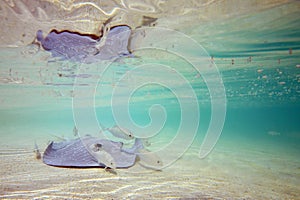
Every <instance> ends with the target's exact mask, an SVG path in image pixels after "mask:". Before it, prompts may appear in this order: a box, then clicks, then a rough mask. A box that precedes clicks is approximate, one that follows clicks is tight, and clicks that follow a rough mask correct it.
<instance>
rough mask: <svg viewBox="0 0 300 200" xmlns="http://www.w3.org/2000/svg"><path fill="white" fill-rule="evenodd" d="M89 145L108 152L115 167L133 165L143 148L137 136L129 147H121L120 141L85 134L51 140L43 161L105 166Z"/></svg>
mask: <svg viewBox="0 0 300 200" xmlns="http://www.w3.org/2000/svg"><path fill="white" fill-rule="evenodd" d="M91 147H99V148H101V149H102V150H103V151H105V152H107V153H108V154H110V155H111V156H112V157H113V159H114V161H115V166H116V168H128V167H131V166H133V165H134V164H135V160H136V156H137V153H138V152H139V150H141V149H143V148H144V147H143V144H142V141H141V139H138V138H136V139H135V143H134V145H133V146H132V147H131V148H123V143H122V142H114V141H111V140H107V139H99V138H96V137H92V136H85V137H82V138H77V139H73V140H69V141H63V142H51V143H50V144H49V145H48V147H47V148H46V150H45V152H44V155H43V162H44V163H45V164H47V165H52V166H60V167H107V166H106V165H105V164H104V163H101V162H99V161H98V160H97V159H96V158H95V156H93V149H91Z"/></svg>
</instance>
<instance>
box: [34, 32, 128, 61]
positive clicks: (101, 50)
mask: <svg viewBox="0 0 300 200" xmlns="http://www.w3.org/2000/svg"><path fill="white" fill-rule="evenodd" d="M130 35H131V29H130V28H129V27H128V26H116V27H113V28H112V29H106V30H105V31H104V33H103V36H102V37H100V38H98V39H96V38H93V37H91V36H89V35H82V34H79V33H76V32H70V31H62V32H58V31H56V30H53V31H51V32H50V33H49V34H48V35H47V36H46V37H45V38H44V37H43V32H42V31H41V30H38V31H37V33H36V38H37V40H38V41H39V42H40V43H41V46H42V47H43V48H44V49H45V50H46V51H49V52H51V54H52V56H53V57H59V58H61V59H62V60H71V61H75V62H82V63H95V62H99V61H103V60H113V59H116V58H120V57H124V56H129V55H131V53H130V51H129V50H128V41H129V37H130Z"/></svg>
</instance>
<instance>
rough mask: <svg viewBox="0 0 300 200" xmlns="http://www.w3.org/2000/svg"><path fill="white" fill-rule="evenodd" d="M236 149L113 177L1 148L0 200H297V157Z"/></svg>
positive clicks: (225, 146)
mask: <svg viewBox="0 0 300 200" xmlns="http://www.w3.org/2000/svg"><path fill="white" fill-rule="evenodd" d="M2 142H3V141H2ZM2 142H1V143H2ZM236 144H237V143H235V145H233V143H225V142H221V143H220V144H218V145H217V148H216V149H215V151H214V152H213V153H212V154H211V155H210V156H209V157H207V158H206V159H204V160H200V159H198V158H197V152H198V147H196V146H195V147H194V148H191V149H190V150H189V152H187V154H186V155H185V156H184V157H183V158H181V159H179V160H178V161H177V162H176V163H175V164H174V165H172V166H170V167H168V168H166V169H164V170H162V171H149V170H144V168H142V167H140V166H139V165H136V166H134V167H132V168H130V169H117V174H113V173H109V172H107V171H105V170H104V169H101V168H89V169H76V168H58V167H51V166H47V165H45V164H43V163H42V162H41V160H36V159H35V158H34V154H33V153H32V152H30V151H29V149H30V146H29V145H28V146H26V147H25V146H24V147H23V146H16V145H15V146H14V147H13V146H12V145H11V144H8V143H6V144H4V143H2V146H1V151H0V152H1V153H0V158H1V162H0V169H1V181H0V182H1V187H0V198H1V199H2V198H4V199H8V198H14V199H29V198H42V199H47V198H49V199H62V198H65V199H71V198H72V199H83V198H85V199H159V198H167V199H168V198H170V199H174V198H197V199H297V198H298V195H299V193H300V189H299V187H298V186H299V185H300V169H299V166H300V163H299V161H295V160H294V159H295V158H296V155H292V154H291V153H290V154H289V155H285V157H283V155H284V154H286V153H287V152H284V151H283V152H282V151H281V150H282V149H278V152H274V150H272V148H273V147H272V146H270V148H269V150H268V148H265V150H264V151H260V149H257V147H254V146H250V145H247V143H241V142H240V145H241V146H236ZM10 149H11V150H10ZM21 149H27V150H28V151H27V150H23V151H21ZM280 151H281V153H279V152H280ZM13 152H19V153H18V154H16V153H13ZM281 154H282V155H281Z"/></svg>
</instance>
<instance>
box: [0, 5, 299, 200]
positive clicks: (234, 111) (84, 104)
mask: <svg viewBox="0 0 300 200" xmlns="http://www.w3.org/2000/svg"><path fill="white" fill-rule="evenodd" d="M289 9H290V10H291V12H290V13H289V12H288V11H289ZM279 10H281V11H282V10H283V11H282V13H281V14H278V12H279ZM276 14H278V15H279V16H277V15H276ZM272 16H274V17H272ZM299 16H300V15H299V12H297V11H293V9H291V8H290V7H287V8H286V7H285V6H283V7H280V8H276V7H275V8H273V9H269V10H267V11H264V12H261V13H258V14H257V15H255V14H254V15H251V14H249V15H247V16H243V17H241V18H234V19H230V20H226V21H220V22H215V23H213V24H210V23H207V24H205V25H199V26H196V27H191V28H190V29H188V30H186V33H187V35H188V36H190V37H191V38H193V39H194V40H196V41H197V42H198V43H199V44H201V45H202V46H203V47H204V48H205V49H206V50H207V52H208V58H209V59H211V60H213V62H214V63H215V64H216V66H217V68H218V70H219V73H220V77H221V78H222V80H223V83H224V88H225V92H226V118H225V123H224V127H223V129H222V134H221V136H220V139H219V140H218V143H217V144H216V147H215V150H213V151H212V153H211V154H212V158H214V156H216V157H218V156H221V155H223V154H222V153H224V152H240V153H241V155H240V156H241V157H250V158H251V159H252V161H253V162H254V163H256V164H257V165H259V163H263V159H261V158H260V159H257V160H256V158H255V157H254V154H253V152H256V153H257V152H260V153H262V154H263V153H266V157H265V158H266V160H268V159H269V158H273V157H276V159H278V160H279V161H278V163H277V164H278V166H273V167H274V168H279V169H283V168H284V172H285V174H284V175H282V176H280V178H279V179H280V180H278V181H279V182H280V181H282V182H280V184H282V185H284V184H285V183H286V182H289V181H291V180H292V181H294V182H292V183H291V186H290V188H292V189H291V191H290V195H291V196H288V195H289V194H288V192H287V193H284V192H282V191H281V192H279V193H280V194H282V195H286V196H283V197H285V198H287V199H296V198H297V197H296V195H295V194H297V192H298V194H299V189H298V191H297V189H296V188H297V185H293V183H297V179H298V180H299V179H300V172H299V168H300V159H299V153H300V120H299V116H300V29H299V27H300V17H299ZM167 54H168V55H167ZM137 55H138V56H136V57H132V58H124V59H121V60H120V61H117V62H115V63H114V64H113V65H112V66H110V68H109V70H107V71H106V72H105V74H104V75H103V77H102V76H101V77H99V76H98V75H99V72H101V69H100V68H101V64H91V65H81V64H78V63H69V62H67V61H53V60H52V58H51V57H50V55H49V54H48V53H47V52H45V51H43V50H37V49H36V47H35V46H32V45H29V46H25V47H19V48H8V47H7V48H1V50H0V61H1V62H0V70H1V71H0V73H1V74H0V92H1V97H0V102H1V106H0V121H1V127H0V137H1V145H2V146H1V152H0V154H1V155H2V156H4V155H7V154H8V152H11V151H10V148H11V147H12V146H14V147H15V148H16V152H15V153H16V154H18V152H19V153H20V152H21V153H28V155H31V153H30V152H31V151H32V149H33V144H34V140H36V141H37V142H38V143H39V144H40V146H41V147H42V148H43V147H45V146H46V144H47V141H49V140H53V139H55V137H54V136H53V135H57V136H63V137H67V138H73V137H74V136H73V132H72V130H73V127H74V125H75V124H76V125H78V126H82V127H83V128H82V129H79V130H80V131H81V132H80V133H81V134H83V135H84V134H93V135H97V134H98V132H99V130H100V126H99V125H102V126H104V127H109V126H112V125H114V124H115V123H116V121H115V119H114V117H115V116H114V115H113V113H112V110H111V106H110V102H111V96H110V95H111V91H113V90H114V89H115V88H118V87H120V88H122V87H124V88H134V87H136V86H138V85H135V84H136V82H135V81H137V80H138V79H139V78H141V77H142V78H149V77H150V78H153V79H154V80H155V82H159V81H160V80H161V79H164V78H166V77H164V76H160V75H161V74H160V72H159V71H151V72H146V73H145V72H144V71H143V72H142V74H141V75H140V77H136V78H132V77H127V78H125V79H124V81H123V82H121V81H119V79H120V78H122V76H123V75H126V73H127V72H128V71H130V70H132V69H133V68H134V67H137V66H140V65H142V64H145V63H149V62H151V63H152V64H153V63H156V64H157V63H159V64H164V65H168V66H169V67H171V68H172V69H174V70H176V72H178V73H180V74H183V75H184V76H185V77H186V79H187V80H188V81H189V83H190V85H191V87H192V88H193V90H194V92H195V94H196V96H197V102H198V105H199V108H197V107H193V106H187V107H185V108H184V109H186V110H185V111H187V112H189V113H195V112H199V114H200V122H197V121H196V120H195V118H193V115H192V114H191V116H189V118H188V121H189V122H190V123H197V124H199V129H198V130H197V132H196V138H195V140H193V142H194V143H193V145H192V148H191V151H192V152H193V153H194V154H195V155H196V154H198V152H199V148H200V145H201V144H202V142H203V139H204V136H205V134H206V132H207V129H208V127H209V123H210V120H211V103H210V100H211V99H210V94H209V90H208V88H207V86H206V84H205V81H204V80H203V79H202V77H201V75H200V76H198V74H197V72H196V71H195V69H193V68H191V66H190V64H189V63H186V62H185V61H184V60H182V58H178V57H176V55H173V54H171V55H169V52H161V51H159V50H155V49H154V50H153V52H150V51H147V50H145V51H141V52H137ZM79 69H81V70H83V71H80V72H78V70H79ZM78 73H82V74H84V76H83V77H79V78H77V79H76V78H75V77H76V76H77V75H78ZM167 78H169V76H167ZM78 80H79V82H80V83H84V84H82V85H76V84H77V83H78ZM118 84H119V85H118ZM169 84H171V85H172V84H173V85H175V86H176V85H178V82H176V80H174V79H171V80H170V82H169ZM74 85H75V86H74ZM90 86H91V87H90ZM178 87H179V88H180V85H179V86H178ZM90 88H94V91H93V93H89V90H87V89H90ZM184 89H185V88H183V89H182V90H184ZM182 90H181V91H182ZM173 92H174V91H172V90H171V89H169V88H166V87H163V86H162V85H159V84H153V85H151V84H148V85H145V86H143V87H142V86H140V88H138V90H136V91H135V92H134V93H133V94H131V101H130V102H129V104H128V105H129V106H128V107H129V112H130V114H131V117H132V120H133V121H134V122H135V123H136V124H137V125H139V126H146V125H148V124H149V123H150V122H151V117H150V116H149V113H148V112H149V109H150V108H151V106H152V105H156V104H160V105H161V106H163V107H164V108H165V114H166V121H165V124H164V125H163V126H162V128H161V130H160V131H158V133H157V135H156V136H155V137H154V138H152V139H151V142H152V143H153V145H152V146H151V147H150V148H151V149H152V148H153V149H158V148H161V147H163V146H164V145H166V144H168V143H169V142H170V141H171V140H172V139H173V138H174V137H175V136H176V134H177V133H178V128H179V126H180V123H181V120H182V118H181V113H182V110H181V108H180V102H181V101H182V102H183V103H184V104H187V105H193V104H192V101H193V99H192V98H191V97H190V96H184V95H183V96H181V97H182V99H179V100H178V98H176V96H175V94H174V93H173ZM183 93H184V92H183ZM91 94H92V95H91ZM123 97H124V94H119V96H117V98H120V99H122V98H123ZM74 98H78V99H79V100H78V101H80V102H81V103H80V104H78V105H80V106H79V107H77V106H78V105H77V106H75V107H73V105H74V104H73V103H74ZM91 100H92V101H91ZM90 102H92V104H91V103H90ZM118 106H120V105H119V104H118ZM116 108H117V107H116ZM74 110H75V111H74ZM78 110H80V111H81V114H82V113H83V115H84V116H82V115H81V116H80V117H79V118H80V120H79V121H78V120H77V121H76V119H74V115H76V112H77V111H78ZM82 110H83V111H82ZM85 110H87V111H85ZM90 111H92V114H93V112H95V113H94V114H95V115H94V117H95V119H96V121H97V123H98V124H94V121H93V120H90V118H89V116H90V114H91V113H90ZM74 112H75V114H74ZM85 112H86V113H85ZM117 112H118V111H117ZM85 114H86V116H85ZM158 115H162V113H158ZM158 115H155V113H154V116H158ZM194 120H195V122H194ZM187 130H188V129H187ZM246 150H247V151H249V152H245V153H244V154H243V152H244V151H246ZM26 155H27V154H26ZM210 156H211V155H209V156H208V157H207V158H205V159H208V160H210V159H212V158H210ZM197 159H199V158H197ZM205 159H204V160H205ZM219 159H220V160H219V162H220V163H222V158H219ZM199 160H200V159H199ZM203 162H206V161H203ZM224 162H225V163H226V162H227V160H225V158H224ZM233 162H234V161H233ZM284 163H287V164H286V165H284ZM262 165H263V164H262ZM282 165H284V166H282ZM4 166H5V165H4ZM219 166H220V165H219ZM195 167H196V166H195ZM235 167H237V166H235ZM220 168H221V166H220ZM237 168H238V167H237ZM271 168H272V167H271ZM166 170H167V168H166ZM233 170H234V169H233ZM264 170H265V169H264ZM258 173H260V172H258ZM261 173H263V172H261ZM245 174H246V172H245ZM274 174H276V173H275V172H274ZM1 176H3V177H4V175H3V174H1ZM274 176H275V175H274ZM262 177H263V175H262ZM291 177H293V178H291ZM266 179H268V177H267V178H266ZM4 180H5V179H4V178H3V179H2V181H4ZM276 180H277V179H276ZM285 181H286V182H285ZM266 185H268V183H266ZM29 190H30V188H29ZM224 190H225V191H226V189H224ZM287 190H288V189H287ZM265 192H266V194H265V196H263V197H272V195H273V194H271V193H270V196H268V191H265ZM208 193H209V192H208ZM0 194H2V191H1V193H0ZM4 194H8V192H4ZM218 195H219V196H218V197H220V198H228V197H229V196H226V192H225V196H222V195H221V193H218ZM252 195H253V196H251V195H250V198H251V197H252V198H254V199H255V196H254V194H252ZM162 196H163V195H162ZM183 196H184V195H183ZM275 196H276V195H275ZM212 197H214V196H213V195H212ZM239 197H241V196H239ZM273 197H274V196H273Z"/></svg>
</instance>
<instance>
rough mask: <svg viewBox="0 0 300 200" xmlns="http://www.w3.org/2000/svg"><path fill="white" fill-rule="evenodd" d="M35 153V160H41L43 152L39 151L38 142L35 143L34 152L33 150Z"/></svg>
mask: <svg viewBox="0 0 300 200" xmlns="http://www.w3.org/2000/svg"><path fill="white" fill-rule="evenodd" d="M33 152H34V153H35V158H36V159H38V160H39V159H41V158H42V155H41V152H40V150H39V147H38V145H37V144H36V141H34V150H33Z"/></svg>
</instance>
